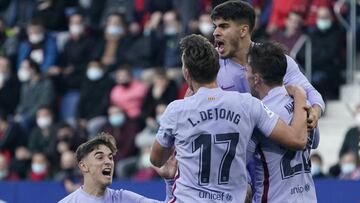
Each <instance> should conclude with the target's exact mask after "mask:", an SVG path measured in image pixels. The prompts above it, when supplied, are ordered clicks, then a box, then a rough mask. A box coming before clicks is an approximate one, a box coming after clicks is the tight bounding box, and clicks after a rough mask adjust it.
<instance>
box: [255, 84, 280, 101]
mask: <svg viewBox="0 0 360 203" xmlns="http://www.w3.org/2000/svg"><path fill="white" fill-rule="evenodd" d="M275 87H279V86H278V85H274V86H268V85H262V87H261V88H259V91H258V93H259V99H260V100H262V99H264V97H266V95H268V94H269V92H270V91H271V90H272V89H274V88H275Z"/></svg>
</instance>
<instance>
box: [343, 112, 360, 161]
mask: <svg viewBox="0 0 360 203" xmlns="http://www.w3.org/2000/svg"><path fill="white" fill-rule="evenodd" d="M354 123H355V126H353V127H351V128H350V129H349V130H348V131H347V132H346V135H345V138H344V141H343V144H342V146H341V148H340V152H339V157H341V156H343V155H344V154H345V153H346V152H349V151H351V152H354V153H355V152H358V150H359V141H360V105H358V106H357V107H356V110H355V114H354ZM355 156H356V159H359V153H355Z"/></svg>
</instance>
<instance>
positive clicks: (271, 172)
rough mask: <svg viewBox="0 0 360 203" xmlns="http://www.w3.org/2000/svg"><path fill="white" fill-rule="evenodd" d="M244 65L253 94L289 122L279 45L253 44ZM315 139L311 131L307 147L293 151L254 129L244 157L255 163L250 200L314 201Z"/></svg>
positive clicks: (290, 101) (291, 105)
mask: <svg viewBox="0 0 360 203" xmlns="http://www.w3.org/2000/svg"><path fill="white" fill-rule="evenodd" d="M247 68H248V69H247V72H246V75H247V79H248V81H249V86H250V90H251V93H252V95H254V96H256V97H258V98H259V99H261V100H262V102H263V103H264V104H265V105H266V106H267V107H268V108H269V109H270V110H272V111H273V112H274V113H276V114H278V115H279V116H280V118H281V119H283V120H284V121H285V122H286V123H290V122H291V119H292V118H293V110H294V100H293V99H292V98H291V97H290V96H289V95H288V92H287V91H286V89H285V87H284V86H283V78H284V75H285V73H286V57H285V55H284V51H283V49H282V47H281V46H280V45H279V44H275V43H270V42H267V43H262V44H255V45H254V46H252V47H251V48H250V51H249V54H248V66H247ZM314 136H315V137H316V138H317V139H316V140H314ZM318 140H319V139H318V133H316V134H314V130H311V131H309V135H308V139H307V145H306V148H305V149H304V150H298V151H294V150H288V149H285V148H283V147H282V146H281V145H279V144H277V143H275V142H273V141H272V140H270V139H268V138H266V137H264V136H263V135H261V133H259V132H258V131H255V133H254V134H253V136H252V138H251V141H250V142H249V145H248V148H247V150H248V158H247V160H251V159H250V158H252V156H253V157H254V162H255V164H254V167H255V172H254V177H253V188H254V189H253V191H254V195H253V202H254V203H257V202H263V203H264V202H274V203H275V202H299V203H300V202H308V203H313V202H317V200H316V192H315V185H314V182H313V179H312V176H311V173H310V172H311V164H310V150H311V149H312V148H316V147H317V144H318Z"/></svg>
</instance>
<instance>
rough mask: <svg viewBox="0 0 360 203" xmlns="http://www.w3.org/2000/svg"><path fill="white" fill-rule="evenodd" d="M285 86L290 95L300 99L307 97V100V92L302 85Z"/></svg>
mask: <svg viewBox="0 0 360 203" xmlns="http://www.w3.org/2000/svg"><path fill="white" fill-rule="evenodd" d="M285 88H286V91H287V92H288V94H289V95H290V96H293V97H294V98H299V99H300V98H301V99H303V98H305V100H306V92H305V90H304V89H303V88H302V87H300V86H297V85H286V86H285Z"/></svg>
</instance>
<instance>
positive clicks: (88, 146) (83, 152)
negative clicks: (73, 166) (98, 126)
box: [75, 132, 117, 162]
mask: <svg viewBox="0 0 360 203" xmlns="http://www.w3.org/2000/svg"><path fill="white" fill-rule="evenodd" d="M100 145H105V146H107V147H109V149H110V150H111V152H112V153H113V154H116V152H117V147H116V141H115V138H114V137H113V136H112V135H110V134H109V133H105V132H101V133H99V134H98V135H97V136H96V137H94V138H93V139H91V140H88V141H87V142H85V143H82V144H81V145H80V146H79V147H78V148H77V149H76V152H75V153H76V160H77V162H80V161H81V160H82V159H83V158H84V157H86V156H87V155H88V154H90V153H91V152H92V151H94V150H95V149H97V148H98V147H99V146H100Z"/></svg>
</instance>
